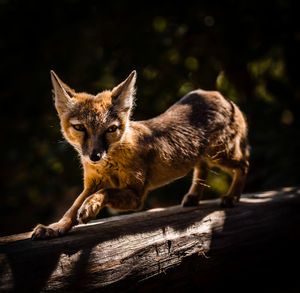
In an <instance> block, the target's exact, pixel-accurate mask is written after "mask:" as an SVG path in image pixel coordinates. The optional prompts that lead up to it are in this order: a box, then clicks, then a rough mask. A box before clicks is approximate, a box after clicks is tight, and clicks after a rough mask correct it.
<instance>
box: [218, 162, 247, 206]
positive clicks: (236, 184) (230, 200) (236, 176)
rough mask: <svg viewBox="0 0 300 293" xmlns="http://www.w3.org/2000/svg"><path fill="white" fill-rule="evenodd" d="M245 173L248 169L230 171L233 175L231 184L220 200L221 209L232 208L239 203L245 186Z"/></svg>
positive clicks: (241, 168) (242, 167)
mask: <svg viewBox="0 0 300 293" xmlns="http://www.w3.org/2000/svg"><path fill="white" fill-rule="evenodd" d="M247 172H248V167H244V166H241V167H240V168H234V169H231V173H232V175H233V176H232V183H231V186H230V188H229V190H228V192H227V194H226V195H224V196H223V197H222V198H221V206H222V207H233V206H235V205H236V204H237V203H238V202H239V200H240V197H241V195H242V192H243V189H244V186H245V181H246V177H247Z"/></svg>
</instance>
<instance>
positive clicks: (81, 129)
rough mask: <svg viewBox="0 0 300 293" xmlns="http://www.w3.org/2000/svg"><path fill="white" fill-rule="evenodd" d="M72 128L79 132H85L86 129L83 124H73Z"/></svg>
mask: <svg viewBox="0 0 300 293" xmlns="http://www.w3.org/2000/svg"><path fill="white" fill-rule="evenodd" d="M72 126H73V128H74V129H75V130H77V131H85V127H84V125H82V124H73V125H72Z"/></svg>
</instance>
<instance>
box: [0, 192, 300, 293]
mask: <svg viewBox="0 0 300 293" xmlns="http://www.w3.org/2000/svg"><path fill="white" fill-rule="evenodd" d="M299 212H300V188H283V189H280V190H275V191H268V192H262V193H255V194H249V195H245V196H243V198H242V199H241V202H240V204H239V206H238V207H236V208H232V209H221V208H220V207H219V205H218V201H206V202H203V203H201V205H200V206H199V207H197V208H181V207H180V206H175V207H170V208H166V209H155V210H150V211H146V212H139V213H133V214H130V215H122V216H118V217H112V218H108V219H104V220H97V221H94V222H92V223H90V224H88V225H79V226H77V227H75V228H74V229H73V230H72V231H71V232H70V233H69V234H68V235H66V236H64V237H62V238H57V239H51V240H44V241H42V240H41V241H31V240H30V239H29V237H30V233H24V234H19V235H12V236H8V237H2V238H0V292H41V291H42V292H119V291H122V292H153V291H155V290H156V291H158V292H161V291H165V292H168V291H169V292H171V291H172V292H188V291H189V290H192V289H195V288H198V289H201V292H215V291H219V290H223V291H224V289H225V290H231V292H238V291H243V292H245V291H246V292H249V291H253V290H255V291H259V292H262V291H266V292H299V290H300V285H299V282H298V264H299V247H300V228H299V227H300V213H299Z"/></svg>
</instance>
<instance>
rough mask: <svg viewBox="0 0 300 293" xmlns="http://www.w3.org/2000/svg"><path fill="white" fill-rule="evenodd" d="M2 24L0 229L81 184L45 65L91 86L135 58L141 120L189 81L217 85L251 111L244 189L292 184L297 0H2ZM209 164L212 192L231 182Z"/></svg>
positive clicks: (16, 228) (67, 196)
mask: <svg viewBox="0 0 300 293" xmlns="http://www.w3.org/2000/svg"><path fill="white" fill-rule="evenodd" d="M177 3H178V4H177ZM0 24H1V26H0V27H1V34H0V49H1V62H0V68H1V70H0V74H1V87H0V93H1V95H0V99H1V116H0V118H1V134H2V139H1V153H2V163H1V167H2V168H1V171H2V172H1V197H0V212H1V227H0V228H1V229H0V232H1V234H9V233H15V232H22V231H26V230H30V229H31V227H32V226H34V225H35V224H36V223H38V222H43V223H49V222H51V221H52V220H53V219H57V218H58V217H59V216H61V215H62V213H63V212H64V210H65V209H66V208H67V207H68V205H69V204H70V203H71V202H72V200H73V199H74V198H75V197H76V195H77V194H78V193H79V192H80V190H81V188H82V171H81V167H80V164H79V160H78V158H77V155H76V153H75V151H74V150H72V148H71V147H70V146H68V144H67V143H66V142H64V141H63V140H62V136H61V134H60V126H59V121H58V118H57V115H56V112H55V109H54V107H53V102H52V97H51V83H50V76H49V71H50V69H54V70H55V71H56V72H57V74H58V75H59V76H60V77H61V78H62V79H63V80H64V81H65V82H66V83H67V84H69V85H70V86H71V87H73V88H75V89H76V90H79V91H87V92H91V93H97V92H99V91H101V90H103V89H107V88H111V87H113V86H114V85H116V84H117V83H118V82H120V81H122V80H123V79H124V78H125V77H126V76H127V75H128V73H129V72H130V71H131V70H133V69H136V70H137V72H138V80H137V88H138V91H137V106H136V109H135V114H134V119H136V120H138V119H147V118H150V117H153V116H155V115H157V114H159V113H161V112H162V111H164V110H165V109H166V108H167V107H169V106H170V105H171V104H173V103H174V102H176V101H177V100H178V99H179V98H180V97H181V96H182V95H184V94H185V93H187V92H188V91H190V90H193V89H195V88H204V89H218V90H220V91H221V92H222V93H223V94H224V95H226V96H227V97H229V98H230V99H232V100H233V101H235V102H236V103H237V104H238V105H239V106H240V107H241V109H242V110H243V111H244V113H245V114H246V116H247V119H248V122H249V127H250V143H251V146H252V156H251V169H250V174H249V178H248V181H247V186H246V191H254V190H261V189H267V188H274V187H277V186H286V185H297V184H299V174H300V167H299V166H300V156H299V155H298V151H299V149H300V128H299V124H300V122H299V117H300V83H299V73H298V71H299V65H300V64H299V63H300V62H299V52H300V29H299V17H298V16H297V9H296V1H292V0H275V1H257V0H253V1H237V0H228V1H215V0H210V1H193V2H186V3H184V4H183V3H182V2H181V3H180V2H176V1H173V2H168V1H164V2H160V3H159V4H156V2H155V1H151V2H132V4H129V2H128V1H120V0H115V1H110V2H109V3H108V2H103V1H80V0H63V1H62V0H61V1H30V0H28V1H13V0H11V1H9V0H1V1H0ZM216 172H217V173H220V172H219V171H218V170H213V171H212V172H211V173H210V175H209V180H208V183H209V185H211V186H212V188H210V189H208V192H207V197H211V196H215V195H216V194H218V193H222V192H224V190H226V188H228V184H229V182H230V181H229V177H228V176H227V175H226V174H223V173H222V172H221V173H220V174H219V175H220V176H217V175H218V174H215V173H216ZM190 179H191V175H189V176H187V177H186V178H183V179H181V180H179V181H178V182H176V183H173V184H171V185H168V186H165V187H163V188H161V189H159V190H156V191H154V192H152V193H151V194H150V196H149V197H148V200H147V202H146V205H145V207H146V208H149V207H154V206H163V205H170V204H178V203H179V202H180V200H181V198H182V196H183V194H184V193H185V192H186V191H187V190H188V187H189V184H190ZM102 215H105V213H104V212H103V213H102Z"/></svg>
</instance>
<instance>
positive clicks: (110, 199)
mask: <svg viewBox="0 0 300 293" xmlns="http://www.w3.org/2000/svg"><path fill="white" fill-rule="evenodd" d="M143 198H144V196H143V193H142V192H139V191H136V190H134V189H130V188H126V189H117V188H108V189H102V190H99V191H97V192H96V193H94V194H92V195H90V196H89V197H88V198H86V200H85V201H84V202H83V204H82V206H81V207H80V209H79V210H78V214H77V221H78V222H79V223H87V222H88V221H90V220H91V219H93V218H95V217H96V216H97V214H98V213H99V211H100V210H101V209H102V208H103V207H105V206H109V207H112V208H114V209H117V210H123V211H128V210H139V209H140V208H141V207H142V205H143Z"/></svg>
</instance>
